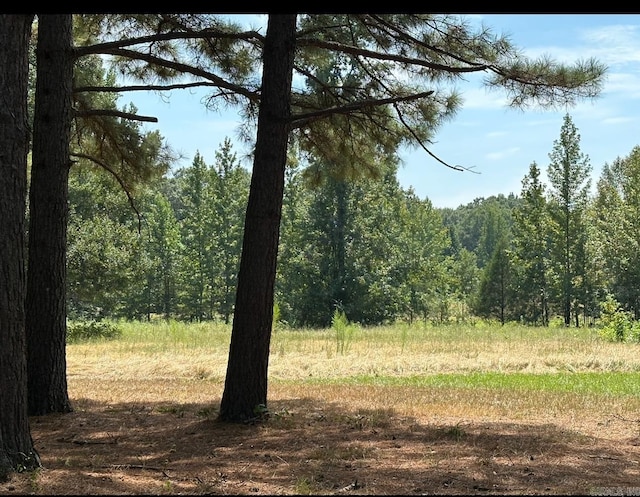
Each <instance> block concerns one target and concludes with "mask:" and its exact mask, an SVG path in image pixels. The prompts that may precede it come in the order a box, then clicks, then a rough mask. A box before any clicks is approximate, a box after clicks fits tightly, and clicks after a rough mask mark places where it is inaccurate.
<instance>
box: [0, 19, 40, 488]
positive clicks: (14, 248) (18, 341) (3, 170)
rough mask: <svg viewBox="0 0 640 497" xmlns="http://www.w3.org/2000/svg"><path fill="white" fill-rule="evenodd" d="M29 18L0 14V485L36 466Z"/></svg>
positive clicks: (30, 21) (30, 20)
mask: <svg viewBox="0 0 640 497" xmlns="http://www.w3.org/2000/svg"><path fill="white" fill-rule="evenodd" d="M32 22H33V16H32V15H11V14H9V15H7V14H1V15H0V67H2V72H1V74H0V95H2V96H3V105H1V106H0V150H2V151H3V153H1V154H0V233H2V236H0V274H1V275H2V277H1V278H0V343H1V344H2V346H1V347H0V480H5V479H6V478H7V476H8V475H9V473H11V472H13V471H16V470H18V469H19V468H21V469H34V468H36V467H38V466H39V465H40V463H39V458H38V455H37V452H36V450H35V448H34V445H33V441H32V439H31V433H30V429H29V418H28V413H27V403H28V402H27V358H26V354H27V350H26V346H27V344H26V335H25V309H24V299H25V295H26V275H25V262H26V254H25V227H26V226H25V208H26V197H27V153H28V151H29V121H28V113H27V86H28V76H29V67H28V57H29V40H30V37H31V24H32Z"/></svg>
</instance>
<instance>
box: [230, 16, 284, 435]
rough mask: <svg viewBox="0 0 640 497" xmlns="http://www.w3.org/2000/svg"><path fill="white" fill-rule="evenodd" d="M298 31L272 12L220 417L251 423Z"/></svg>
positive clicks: (267, 313)
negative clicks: (249, 421) (296, 33)
mask: <svg viewBox="0 0 640 497" xmlns="http://www.w3.org/2000/svg"><path fill="white" fill-rule="evenodd" d="M295 29H296V15H295V14H286V15H270V16H269V22H268V26H267V35H266V39H265V46H264V52H263V76H262V96H261V101H260V112H259V115H258V131H257V137H256V148H255V158H254V163H253V174H252V178H251V187H250V190H249V201H248V204H247V212H246V217H245V230H244V239H243V245H242V257H241V260H240V270H239V272H238V287H237V292H236V307H235V313H234V319H233V330H232V334H231V345H230V349H229V362H228V365H227V375H226V380H225V386H224V392H223V395H222V402H221V404H220V414H219V420H220V421H227V422H246V421H247V420H249V419H251V418H252V417H254V416H255V408H256V407H257V406H260V405H263V406H264V407H265V408H266V406H267V371H268V364H269V346H270V341H271V326H272V319H273V299H274V285H275V277H276V262H277V254H278V238H279V233H280V218H281V213H282V203H283V195H284V172H285V164H286V156H287V142H288V138H289V129H290V124H289V118H290V114H291V106H290V99H291V79H292V74H293V58H294V50H295Z"/></svg>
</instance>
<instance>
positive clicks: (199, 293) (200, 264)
mask: <svg viewBox="0 0 640 497" xmlns="http://www.w3.org/2000/svg"><path fill="white" fill-rule="evenodd" d="M176 176H177V177H178V179H179V189H180V199H181V206H180V211H179V212H178V214H177V217H178V221H179V224H180V229H181V237H182V243H183V245H184V251H183V261H182V281H181V286H182V290H183V292H184V294H185V296H184V301H183V310H182V312H183V313H184V314H185V315H187V316H189V318H190V319H195V320H197V321H200V320H201V319H204V318H206V317H208V315H207V309H208V306H207V302H208V301H209V293H210V291H211V288H210V286H209V281H208V278H207V274H208V271H207V268H208V267H211V266H212V265H213V263H212V262H210V260H209V259H210V258H211V257H212V250H211V247H212V234H211V233H210V232H209V229H208V228H209V227H208V224H209V222H210V219H211V215H212V198H211V195H210V194H211V188H210V186H211V183H210V173H209V166H207V164H206V163H205V161H204V158H203V157H202V155H200V154H199V153H196V155H195V157H194V158H193V162H192V164H191V166H190V167H188V168H185V169H182V170H181V171H178V173H177V175H176Z"/></svg>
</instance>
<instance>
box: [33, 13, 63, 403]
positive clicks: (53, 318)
mask: <svg viewBox="0 0 640 497" xmlns="http://www.w3.org/2000/svg"><path fill="white" fill-rule="evenodd" d="M72 43H73V35H72V16H71V14H61V15H39V16H38V46H37V53H36V56H37V81H36V103H35V113H34V126H33V152H32V166H31V188H30V193H29V218H30V219H29V264H28V268H29V271H28V273H27V299H26V304H25V305H26V307H25V308H26V332H27V365H28V385H29V387H28V392H29V414H30V415H41V414H48V413H51V412H69V411H71V404H70V402H69V397H68V394H67V376H66V374H67V371H66V369H67V367H66V364H67V363H66V355H65V354H66V350H65V348H66V334H67V305H66V255H67V219H68V206H67V201H68V181H69V167H70V161H69V140H70V129H71V91H72V88H71V86H72V81H73V54H72Z"/></svg>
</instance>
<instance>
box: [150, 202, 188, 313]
mask: <svg viewBox="0 0 640 497" xmlns="http://www.w3.org/2000/svg"><path fill="white" fill-rule="evenodd" d="M147 230H148V232H147V233H148V234H147V237H146V238H145V242H146V243H145V247H144V248H145V254H146V256H147V257H148V258H149V259H150V264H149V268H148V271H147V274H146V276H147V277H146V288H145V292H144V294H145V301H146V308H147V312H146V314H147V319H151V314H152V313H158V314H163V315H164V317H165V319H169V318H170V317H172V316H173V315H174V314H175V312H176V310H177V309H176V304H177V280H178V277H177V274H178V268H177V266H178V263H179V255H180V253H181V251H182V240H181V237H180V227H179V226H178V222H177V220H176V217H175V213H174V211H173V208H172V206H171V204H170V203H169V200H168V199H167V198H166V197H165V196H164V195H163V194H162V193H161V192H156V193H155V195H154V197H153V201H152V202H150V208H149V214H148V216H147Z"/></svg>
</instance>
